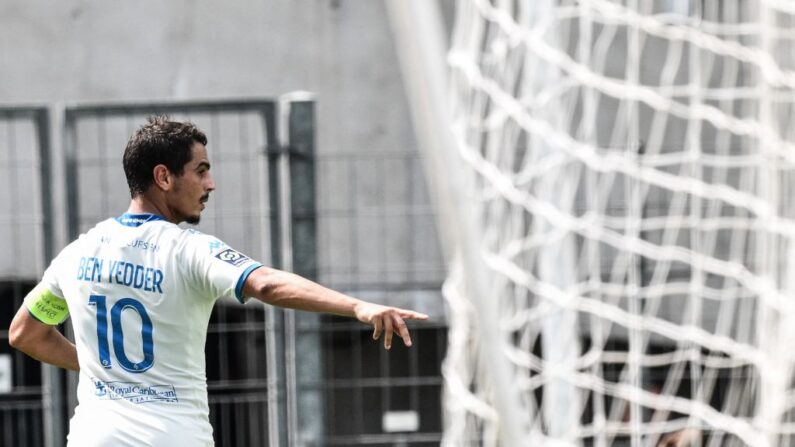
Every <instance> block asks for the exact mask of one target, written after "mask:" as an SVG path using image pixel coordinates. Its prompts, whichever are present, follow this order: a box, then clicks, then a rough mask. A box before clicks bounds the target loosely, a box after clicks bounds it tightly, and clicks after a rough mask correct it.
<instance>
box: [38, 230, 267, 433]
mask: <svg viewBox="0 0 795 447" xmlns="http://www.w3.org/2000/svg"><path fill="white" fill-rule="evenodd" d="M260 266H261V264H260V263H258V262H256V261H254V260H252V259H250V258H249V257H247V256H245V255H243V254H242V253H239V252H237V251H235V250H233V249H232V248H230V247H228V246H227V245H226V244H224V243H223V242H221V241H219V240H218V239H216V238H214V237H212V236H209V235H205V234H202V233H200V232H198V231H194V230H190V229H188V230H186V229H182V228H180V227H178V226H177V225H174V224H172V223H170V222H167V221H165V220H164V219H163V218H162V217H160V216H156V215H153V214H125V215H123V216H121V217H118V218H114V219H108V220H105V221H103V222H101V223H99V224H97V226H95V227H94V228H93V229H91V230H90V231H88V232H87V233H85V234H83V235H81V236H80V238H78V239H77V240H76V241H74V242H72V243H71V244H70V245H69V246H67V247H66V248H64V250H63V251H61V253H60V254H59V255H58V256H57V257H56V258H55V259H54V260H53V261H52V264H51V265H50V267H49V268H48V269H47V271H46V272H45V274H44V278H43V280H42V283H41V285H40V287H39V288H40V289H45V288H46V290H48V291H49V292H50V294H49V295H48V296H50V297H52V300H55V301H57V298H58V297H60V298H63V299H64V300H65V301H66V305H67V306H68V313H69V315H71V317H72V325H73V327H74V332H75V341H76V345H77V355H78V360H79V362H80V380H79V383H78V391H77V395H78V401H79V404H78V406H77V408H76V410H75V414H74V417H73V418H72V420H71V422H70V430H69V431H70V433H69V438H68V440H69V445H71V446H80V447H85V446H108V445H113V446H128V445H129V446H142V445H147V446H149V445H151V446H166V445H167V446H169V447H176V446H204V445H213V437H212V427H211V426H210V423H209V418H208V415H209V408H208V404H207V380H206V375H205V359H204V345H205V339H206V335H207V324H208V322H209V319H210V313H211V311H212V307H213V305H214V303H215V301H216V299H217V298H219V297H223V296H234V297H236V298H237V299H239V300H241V301H243V297H242V287H243V283H244V282H245V279H246V278H247V277H248V275H249V274H250V273H251V272H252V271H253V270H254V269H256V268H258V267H260ZM53 295H54V297H53ZM35 299H36V297H35V294H31V295H29V299H26V302H27V305H28V309H29V310H30V311H31V314H32V315H33V316H34V317H36V316H37V315H41V313H40V312H41V310H42V309H44V308H46V306H43V307H42V306H39V308H38V309H37V308H36V303H35ZM56 309H57V307H56ZM45 310H46V309H45ZM65 318H66V315H63V317H62V318H60V319H65ZM40 319H42V318H40ZM42 321H45V322H48V323H50V324H52V323H53V322H52V321H46V318H44V319H42Z"/></svg>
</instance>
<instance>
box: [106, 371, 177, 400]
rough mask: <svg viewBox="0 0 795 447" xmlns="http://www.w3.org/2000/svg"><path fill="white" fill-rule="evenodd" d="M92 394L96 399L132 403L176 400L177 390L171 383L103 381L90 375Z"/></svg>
mask: <svg viewBox="0 0 795 447" xmlns="http://www.w3.org/2000/svg"><path fill="white" fill-rule="evenodd" d="M91 381H92V382H94V396H96V397H97V398H98V399H109V400H117V399H124V400H126V401H128V402H132V403H134V404H142V403H146V402H154V401H158V402H177V401H178V399H177V392H176V391H175V390H174V386H172V385H147V384H144V383H137V382H105V381H104V380H100V379H97V378H96V377H92V378H91Z"/></svg>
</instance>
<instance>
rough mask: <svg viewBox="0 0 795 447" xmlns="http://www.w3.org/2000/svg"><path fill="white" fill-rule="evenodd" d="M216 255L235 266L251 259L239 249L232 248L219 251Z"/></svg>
mask: <svg viewBox="0 0 795 447" xmlns="http://www.w3.org/2000/svg"><path fill="white" fill-rule="evenodd" d="M215 257H216V258H218V259H220V260H222V261H224V262H226V263H227V264H232V265H234V266H235V267H239V266H240V264H243V263H244V262H246V261H249V260H250V258H249V257H248V256H246V255H244V254H243V253H240V252H238V251H235V250H232V249H231V248H227V249H226V250H223V251H221V252H219V253H218V254H217V255H215Z"/></svg>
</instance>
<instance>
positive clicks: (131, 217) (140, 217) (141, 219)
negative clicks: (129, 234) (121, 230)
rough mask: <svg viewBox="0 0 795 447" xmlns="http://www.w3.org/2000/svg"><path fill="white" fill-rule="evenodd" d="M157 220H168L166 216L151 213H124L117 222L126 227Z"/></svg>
mask: <svg viewBox="0 0 795 447" xmlns="http://www.w3.org/2000/svg"><path fill="white" fill-rule="evenodd" d="M156 220H166V218H165V217H163V216H159V215H157V214H150V213H140V214H133V213H124V214H122V215H121V216H119V217H117V218H116V222H118V223H120V224H122V225H124V226H125V227H140V226H141V225H143V224H145V223H147V222H154V221H156Z"/></svg>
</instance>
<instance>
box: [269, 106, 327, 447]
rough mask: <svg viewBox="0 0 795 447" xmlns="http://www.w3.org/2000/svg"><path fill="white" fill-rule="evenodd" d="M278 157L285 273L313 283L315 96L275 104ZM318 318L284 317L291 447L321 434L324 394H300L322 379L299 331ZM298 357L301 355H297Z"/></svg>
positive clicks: (310, 343)
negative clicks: (280, 152)
mask: <svg viewBox="0 0 795 447" xmlns="http://www.w3.org/2000/svg"><path fill="white" fill-rule="evenodd" d="M279 116H280V118H281V122H280V137H281V140H282V146H283V147H285V148H288V149H289V150H288V151H286V152H285V153H284V154H283V158H282V160H283V161H284V162H285V163H284V164H282V169H283V170H282V175H283V178H282V181H281V184H282V186H283V187H284V188H285V190H283V191H282V197H283V199H284V202H283V204H282V210H283V212H284V216H283V217H284V218H283V219H282V222H283V223H284V225H285V228H284V232H283V233H282V234H283V237H284V238H285V240H284V241H283V243H285V244H286V247H285V254H286V255H287V254H289V257H288V256H286V257H285V261H286V262H285V268H288V269H290V270H291V271H293V272H295V273H297V274H299V275H301V276H303V277H305V278H309V279H315V278H317V212H316V210H317V207H316V203H315V196H316V195H315V130H314V129H315V108H314V96H313V95H312V94H309V93H305V92H294V93H290V94H287V95H284V96H282V98H281V100H280V114H279ZM319 324H320V316H319V315H317V314H313V313H308V312H293V311H287V312H286V313H285V355H286V358H285V368H286V371H285V373H286V379H287V382H286V385H287V392H288V394H287V399H288V406H287V409H288V424H287V425H288V436H289V440H290V445H307V444H309V445H317V444H319V443H321V441H322V436H323V434H324V421H323V417H321V415H322V414H323V393H322V391H321V390H319V389H310V388H307V387H304V388H302V384H309V383H318V382H319V381H320V380H321V379H322V370H323V369H322V364H321V361H322V356H321V354H322V352H321V346H320V345H321V341H320V335H319V333H318V332H316V331H301V330H300V328H302V327H303V328H307V327H317V326H318V325H319ZM299 353H300V355H298V354H299Z"/></svg>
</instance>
